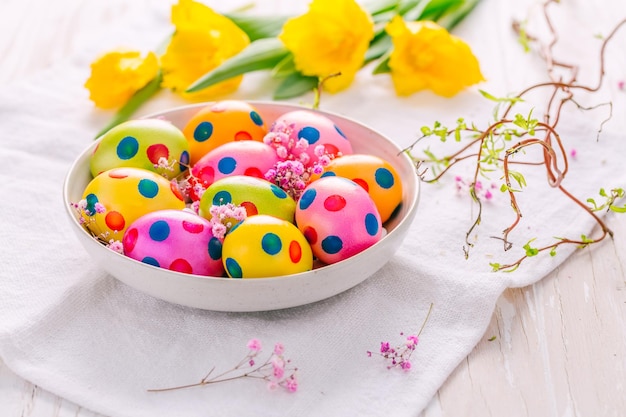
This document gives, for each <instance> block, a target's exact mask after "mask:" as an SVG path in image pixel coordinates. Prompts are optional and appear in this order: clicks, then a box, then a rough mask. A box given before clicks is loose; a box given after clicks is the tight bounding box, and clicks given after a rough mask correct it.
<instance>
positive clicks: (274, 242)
mask: <svg viewBox="0 0 626 417" xmlns="http://www.w3.org/2000/svg"><path fill="white" fill-rule="evenodd" d="M261 248H263V251H264V252H265V253H267V254H269V255H276V254H277V253H278V252H280V250H281V249H282V248H283V242H281V240H280V237H278V235H277V234H275V233H266V234H265V235H263V238H262V239H261Z"/></svg>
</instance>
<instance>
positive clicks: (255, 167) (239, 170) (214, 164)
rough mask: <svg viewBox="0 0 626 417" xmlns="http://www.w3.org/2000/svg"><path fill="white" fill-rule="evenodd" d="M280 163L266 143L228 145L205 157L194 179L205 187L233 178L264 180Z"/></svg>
mask: <svg viewBox="0 0 626 417" xmlns="http://www.w3.org/2000/svg"><path fill="white" fill-rule="evenodd" d="M277 162H278V155H276V151H275V150H274V148H272V147H271V146H269V145H266V144H265V143H263V142H257V141H252V140H246V141H238V142H229V143H225V144H224V145H221V146H219V147H217V148H215V149H213V150H212V151H210V152H209V153H208V154H206V155H204V156H203V157H202V158H200V160H199V161H198V162H197V163H196V164H195V165H194V166H193V168H192V170H191V173H192V176H193V177H194V178H195V179H196V180H197V181H198V182H199V183H200V184H202V185H203V186H204V188H207V187H209V186H210V185H211V184H213V183H214V182H215V181H217V180H219V179H221V178H224V177H228V176H231V175H246V176H249V177H256V178H261V179H264V178H265V177H264V175H265V173H266V172H267V171H268V170H269V169H271V168H272V167H273V166H274V165H275V164H276V163H277Z"/></svg>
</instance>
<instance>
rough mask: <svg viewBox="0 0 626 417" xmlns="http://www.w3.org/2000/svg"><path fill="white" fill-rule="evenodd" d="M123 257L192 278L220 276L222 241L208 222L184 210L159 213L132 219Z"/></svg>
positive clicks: (221, 273)
mask: <svg viewBox="0 0 626 417" xmlns="http://www.w3.org/2000/svg"><path fill="white" fill-rule="evenodd" d="M122 244H123V246H124V255H126V256H128V257H130V258H133V259H136V260H138V261H140V262H143V263H146V264H150V265H153V266H157V267H160V268H165V269H170V270H172V271H177V272H184V273H187V274H195V275H208V276H218V277H219V276H222V275H223V274H224V267H223V264H222V241H221V240H220V239H218V238H217V237H215V236H214V235H213V232H212V225H211V223H210V222H209V221H208V220H206V219H204V218H202V217H200V216H198V215H196V214H195V213H192V212H190V211H185V210H158V211H153V212H151V213H148V214H145V215H143V216H141V217H139V218H138V219H137V220H135V221H134V222H133V223H132V224H131V225H130V226H129V227H128V229H126V232H125V233H124V238H123V239H122Z"/></svg>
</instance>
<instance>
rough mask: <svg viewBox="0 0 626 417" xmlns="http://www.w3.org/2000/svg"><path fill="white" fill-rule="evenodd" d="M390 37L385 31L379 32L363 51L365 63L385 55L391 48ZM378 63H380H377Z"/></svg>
mask: <svg viewBox="0 0 626 417" xmlns="http://www.w3.org/2000/svg"><path fill="white" fill-rule="evenodd" d="M392 46H393V45H392V43H391V38H390V37H389V35H387V34H386V33H383V34H381V35H380V36H378V37H377V38H374V40H373V41H372V42H371V43H370V47H369V49H368V50H367V52H366V53H365V63H366V64H367V63H368V62H371V61H374V60H376V59H378V58H380V57H382V56H383V55H385V54H386V53H387V52H388V51H390V50H391V48H392ZM379 65H380V64H379Z"/></svg>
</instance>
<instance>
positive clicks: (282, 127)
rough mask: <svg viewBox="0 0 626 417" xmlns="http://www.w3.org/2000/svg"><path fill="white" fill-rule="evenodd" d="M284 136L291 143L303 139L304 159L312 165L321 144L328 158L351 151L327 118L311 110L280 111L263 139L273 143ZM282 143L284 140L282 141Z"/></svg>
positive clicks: (349, 144)
mask: <svg viewBox="0 0 626 417" xmlns="http://www.w3.org/2000/svg"><path fill="white" fill-rule="evenodd" d="M283 135H286V136H288V137H289V140H291V141H292V143H295V142H297V141H299V140H302V139H304V140H306V141H307V142H308V144H309V146H308V148H306V151H305V152H306V154H307V155H308V162H307V163H306V164H305V165H306V166H312V165H313V164H315V163H316V162H317V161H318V160H319V155H318V154H316V152H315V149H316V147H318V146H322V147H323V150H324V152H323V153H324V154H326V155H328V156H330V157H331V158H332V157H336V156H340V155H348V154H351V153H352V145H351V143H350V141H349V140H348V137H347V136H346V135H345V133H344V132H343V130H341V128H340V127H339V126H338V125H337V124H336V123H335V122H333V121H332V120H330V119H329V118H328V117H326V116H324V115H323V114H322V113H320V112H317V111H314V110H295V111H290V112H287V113H285V114H282V115H281V116H280V117H278V118H277V119H276V120H275V121H274V122H273V123H272V126H271V127H270V131H269V133H268V135H267V136H266V138H265V139H264V140H265V142H270V143H271V142H276V141H277V140H278V141H280V140H281V136H283ZM282 141H283V142H284V140H282Z"/></svg>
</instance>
